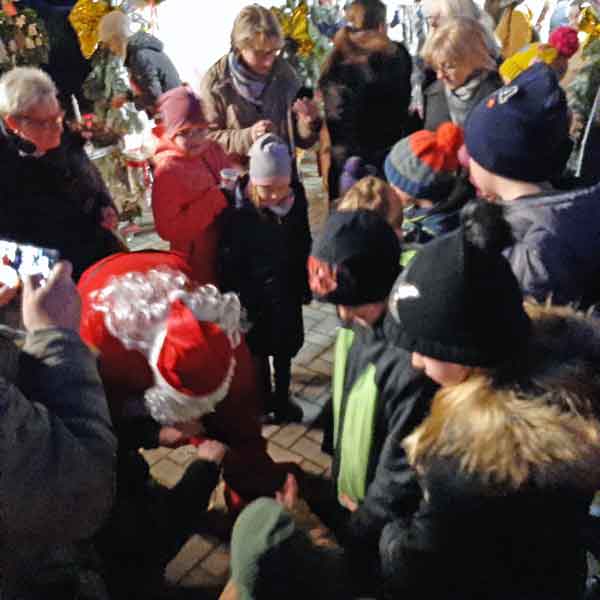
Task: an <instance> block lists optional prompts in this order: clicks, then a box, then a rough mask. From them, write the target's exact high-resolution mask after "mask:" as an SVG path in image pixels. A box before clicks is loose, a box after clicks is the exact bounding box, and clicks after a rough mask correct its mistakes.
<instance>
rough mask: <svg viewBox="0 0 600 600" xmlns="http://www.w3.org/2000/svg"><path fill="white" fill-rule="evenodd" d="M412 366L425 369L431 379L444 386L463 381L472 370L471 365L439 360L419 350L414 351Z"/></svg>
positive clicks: (420, 369) (419, 369)
mask: <svg viewBox="0 0 600 600" xmlns="http://www.w3.org/2000/svg"><path fill="white" fill-rule="evenodd" d="M412 366H413V367H414V368H415V369H417V370H418V371H424V372H425V375H427V377H429V379H433V381H435V382H436V383H439V384H440V385H441V386H442V387H443V386H447V385H457V384H459V383H462V382H463V381H464V380H465V379H466V378H467V377H468V375H469V373H470V372H471V367H467V366H465V365H459V364H458V363H451V362H445V361H443V360H437V359H436V358H431V357H429V356H423V355H422V354H419V353H418V352H413V353H412Z"/></svg>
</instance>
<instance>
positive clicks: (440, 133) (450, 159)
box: [435, 122, 465, 171]
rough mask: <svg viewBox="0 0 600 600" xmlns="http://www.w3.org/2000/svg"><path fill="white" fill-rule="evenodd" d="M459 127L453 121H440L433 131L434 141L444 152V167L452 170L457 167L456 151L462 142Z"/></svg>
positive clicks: (462, 136) (462, 135)
mask: <svg viewBox="0 0 600 600" xmlns="http://www.w3.org/2000/svg"><path fill="white" fill-rule="evenodd" d="M464 139H465V138H464V133H463V130H462V128H461V127H459V126H458V125H455V124H454V123H450V122H447V123H442V124H441V125H440V126H439V127H438V128H437V130H436V132H435V141H436V145H437V147H438V149H439V150H441V151H442V152H443V154H444V169H445V170H448V171H454V170H455V169H457V168H458V165H459V162H458V151H459V149H460V147H461V146H462V145H463V143H464Z"/></svg>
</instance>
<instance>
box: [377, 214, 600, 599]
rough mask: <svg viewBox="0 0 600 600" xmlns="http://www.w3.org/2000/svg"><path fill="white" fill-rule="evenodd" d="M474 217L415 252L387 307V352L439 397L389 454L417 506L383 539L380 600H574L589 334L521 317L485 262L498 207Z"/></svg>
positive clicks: (591, 425)
mask: <svg viewBox="0 0 600 600" xmlns="http://www.w3.org/2000/svg"><path fill="white" fill-rule="evenodd" d="M478 210H479V207H478ZM478 210H473V211H470V212H469V213H468V214H467V215H466V216H465V223H466V225H465V226H463V228H461V229H460V230H458V231H457V232H455V233H453V234H451V235H449V236H446V237H444V238H438V239H437V240H435V241H433V242H431V243H430V244H428V245H426V246H425V247H424V248H423V249H422V250H421V251H420V253H419V254H418V255H417V257H416V258H415V259H414V261H413V262H412V263H411V265H410V266H409V267H408V269H406V270H405V271H404V273H403V274H402V275H401V276H400V278H399V279H398V281H397V282H396V285H395V286H394V289H393V290H392V294H391V295H390V299H391V300H390V310H391V313H392V315H393V316H394V318H395V319H397V320H398V321H400V322H401V323H402V330H401V331H400V332H399V334H398V337H397V340H396V343H397V345H399V346H400V347H402V348H405V349H407V350H409V351H411V352H412V363H413V366H415V368H420V369H422V370H424V371H425V373H426V374H427V375H428V376H429V377H430V378H431V379H433V380H435V381H436V382H437V383H439V384H440V386H441V389H440V390H439V391H438V393H437V394H436V396H435V398H434V401H433V404H432V408H431V411H430V414H429V416H428V417H427V418H426V419H425V420H424V421H423V422H422V423H421V424H420V425H419V426H418V427H417V429H416V430H415V431H414V432H413V433H412V434H411V435H410V436H409V437H407V438H406V439H405V440H404V443H403V446H404V448H405V450H406V452H407V459H408V461H409V463H410V464H411V465H412V466H413V468H414V469H415V471H416V473H417V474H418V477H419V480H420V484H421V488H422V490H423V496H424V501H423V503H422V505H421V507H420V509H419V511H417V513H416V514H415V515H413V516H412V517H411V518H410V519H407V520H405V521H402V522H400V521H396V522H394V523H391V524H389V525H387V526H386V528H385V529H384V531H383V534H382V537H381V540H380V552H381V558H382V567H383V572H384V577H385V580H386V585H387V588H388V593H389V597H395V598H399V597H412V596H416V595H417V593H418V595H419V596H420V597H424V598H436V600H459V599H460V600H475V599H479V598H486V600H505V599H507V598H511V599H518V600H525V599H527V600H547V599H549V598H552V599H553V600H573V599H576V598H582V596H583V590H584V585H585V578H586V556H585V552H586V546H587V545H588V544H589V543H590V541H589V538H591V537H592V536H591V535H590V533H589V530H590V528H591V521H590V517H589V516H588V510H589V506H590V503H591V501H592V498H593V496H594V492H595V490H596V489H598V486H599V485H600V466H599V465H600V462H599V460H600V423H599V422H598V420H597V418H598V407H597V404H596V398H598V395H599V394H600V379H599V378H598V375H597V364H598V361H599V360H600V323H599V322H598V321H597V320H596V319H594V318H592V317H589V316H585V315H583V314H581V313H576V312H575V311H574V310H572V309H570V308H565V307H552V306H549V305H546V306H539V305H535V304H529V303H526V304H525V306H523V303H522V298H521V294H520V290H519V286H518V283H517V281H516V279H515V277H514V275H513V274H512V272H511V270H510V266H509V264H508V262H507V261H506V259H505V258H504V257H503V256H502V255H501V254H500V252H499V250H500V249H501V248H502V246H503V241H504V239H503V238H504V237H505V236H507V235H508V231H507V227H508V226H507V224H506V223H505V222H504V221H503V220H501V219H499V218H498V217H499V215H501V209H499V208H498V207H495V208H493V209H489V207H482V210H484V213H479V212H478ZM486 222H487V224H488V225H487V227H489V229H487V228H486V227H484V226H483V223H486ZM490 225H491V227H490ZM492 234H493V235H492ZM433 573H435V577H432V576H431V575H432V574H433Z"/></svg>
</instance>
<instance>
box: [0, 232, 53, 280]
mask: <svg viewBox="0 0 600 600" xmlns="http://www.w3.org/2000/svg"><path fill="white" fill-rule="evenodd" d="M59 259H60V254H59V252H58V250H53V249H52V248H41V247H39V246H33V245H31V244H19V243H18V242H13V241H10V240H0V284H2V285H5V286H7V287H9V288H18V287H19V281H20V280H22V279H23V278H24V277H25V276H26V275H35V276H39V277H40V278H41V279H43V280H46V279H48V277H49V276H50V272H51V271H52V267H53V266H54V265H55V264H56V263H57V262H58V260H59Z"/></svg>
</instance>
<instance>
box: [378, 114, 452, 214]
mask: <svg viewBox="0 0 600 600" xmlns="http://www.w3.org/2000/svg"><path fill="white" fill-rule="evenodd" d="M462 144H463V132H462V129H461V128H460V127H458V126H457V125H454V123H442V124H441V125H440V126H439V127H438V128H437V130H436V131H427V130H425V129H423V130H421V131H417V132H416V133H413V134H412V135H409V136H408V137H406V138H404V139H402V140H400V141H399V142H398V143H397V144H396V145H395V146H394V147H393V148H392V150H391V152H390V153H389V154H388V156H387V158H386V159H385V165H384V170H385V176H386V178H387V180H388V182H389V183H391V184H392V185H394V186H396V187H398V188H400V189H401V190H402V191H403V192H405V193H406V194H408V195H409V196H412V197H413V198H421V199H427V200H432V201H434V202H436V201H440V200H444V199H445V198H446V197H447V196H448V194H449V193H450V191H451V189H452V187H453V185H454V180H455V172H456V170H457V169H458V168H459V162H458V150H459V148H460V147H461V146H462Z"/></svg>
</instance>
